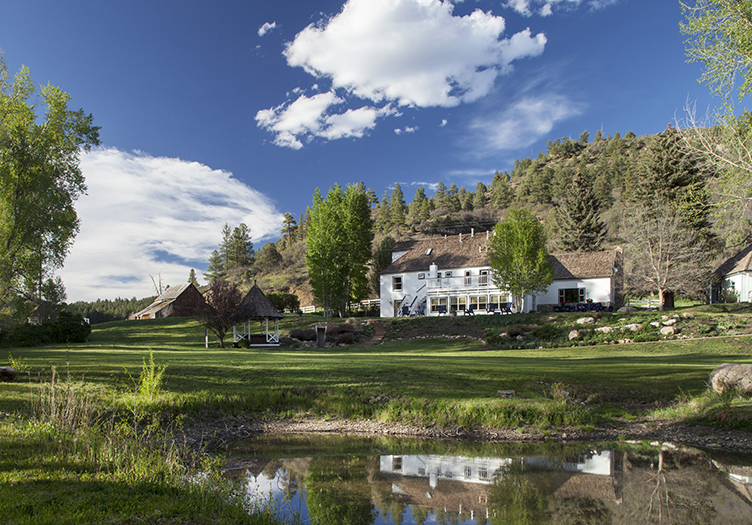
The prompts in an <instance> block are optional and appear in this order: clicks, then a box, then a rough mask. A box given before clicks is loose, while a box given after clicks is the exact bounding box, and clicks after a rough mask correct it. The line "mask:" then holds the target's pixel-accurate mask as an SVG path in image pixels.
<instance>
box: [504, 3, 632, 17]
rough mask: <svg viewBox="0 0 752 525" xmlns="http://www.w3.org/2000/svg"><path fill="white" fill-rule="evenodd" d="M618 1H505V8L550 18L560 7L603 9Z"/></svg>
mask: <svg viewBox="0 0 752 525" xmlns="http://www.w3.org/2000/svg"><path fill="white" fill-rule="evenodd" d="M618 1H619V0H507V2H506V3H505V4H504V6H505V7H509V8H511V9H514V10H515V11H517V12H518V13H519V14H521V15H523V16H532V15H533V14H535V13H536V12H537V13H538V14H539V15H540V16H550V15H552V14H553V9H554V7H556V8H557V9H558V8H559V7H562V8H564V9H567V8H569V9H574V8H577V7H579V6H580V5H583V6H586V7H589V8H590V9H591V10H597V9H603V8H604V7H608V6H610V5H614V4H615V3H617V2H618Z"/></svg>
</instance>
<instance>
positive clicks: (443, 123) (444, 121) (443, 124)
mask: <svg viewBox="0 0 752 525" xmlns="http://www.w3.org/2000/svg"><path fill="white" fill-rule="evenodd" d="M446 125H447V119H441V124H439V127H440V128H443V127H444V126H446Z"/></svg>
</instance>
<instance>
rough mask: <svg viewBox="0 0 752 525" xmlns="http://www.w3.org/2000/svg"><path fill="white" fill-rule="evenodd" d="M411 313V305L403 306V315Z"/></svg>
mask: <svg viewBox="0 0 752 525" xmlns="http://www.w3.org/2000/svg"><path fill="white" fill-rule="evenodd" d="M409 315H410V307H409V306H403V307H402V317H408V316H409Z"/></svg>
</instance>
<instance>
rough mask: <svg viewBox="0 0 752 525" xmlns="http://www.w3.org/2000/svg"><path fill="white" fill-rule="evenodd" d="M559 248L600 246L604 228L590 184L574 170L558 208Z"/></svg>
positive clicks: (591, 249) (594, 248)
mask: <svg viewBox="0 0 752 525" xmlns="http://www.w3.org/2000/svg"><path fill="white" fill-rule="evenodd" d="M556 220H557V223H558V226H559V239H558V242H557V245H558V247H559V248H560V249H561V250H563V251H565V252H594V251H598V250H600V249H601V245H602V244H603V239H604V238H605V236H606V228H605V226H604V225H603V223H602V222H601V220H600V205H599V203H598V199H597V198H596V197H595V194H594V193H593V188H592V185H591V184H589V183H588V181H587V180H585V178H584V177H583V175H582V173H577V174H576V175H575V176H574V178H573V179H572V184H571V185H570V187H569V191H567V193H566V195H565V196H564V199H563V200H562V203H561V206H560V207H559V209H558V210H557V214H556Z"/></svg>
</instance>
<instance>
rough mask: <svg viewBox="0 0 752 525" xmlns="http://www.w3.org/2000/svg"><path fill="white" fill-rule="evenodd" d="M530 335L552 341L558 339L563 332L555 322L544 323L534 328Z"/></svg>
mask: <svg viewBox="0 0 752 525" xmlns="http://www.w3.org/2000/svg"><path fill="white" fill-rule="evenodd" d="M530 335H532V336H533V337H536V338H538V339H543V340H544V341H550V340H552V339H557V338H558V337H559V336H560V335H561V332H560V331H559V329H558V328H556V327H555V326H554V325H553V324H544V325H541V326H538V327H537V328H533V331H532V332H530Z"/></svg>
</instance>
